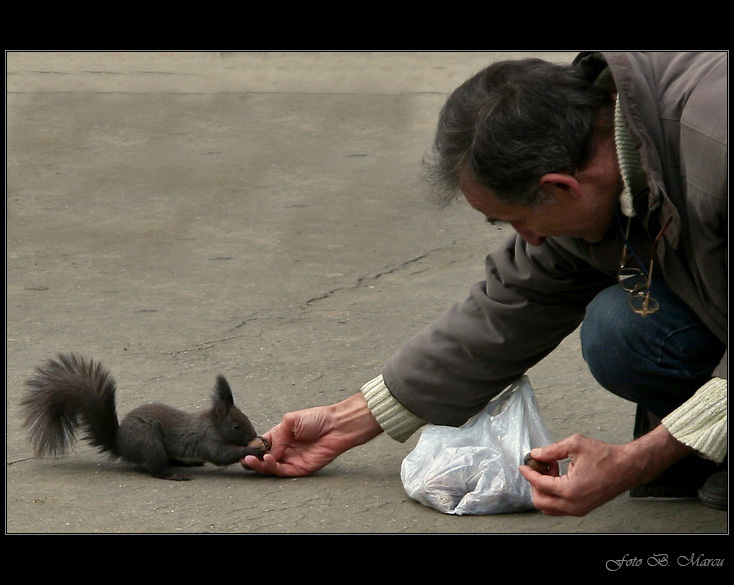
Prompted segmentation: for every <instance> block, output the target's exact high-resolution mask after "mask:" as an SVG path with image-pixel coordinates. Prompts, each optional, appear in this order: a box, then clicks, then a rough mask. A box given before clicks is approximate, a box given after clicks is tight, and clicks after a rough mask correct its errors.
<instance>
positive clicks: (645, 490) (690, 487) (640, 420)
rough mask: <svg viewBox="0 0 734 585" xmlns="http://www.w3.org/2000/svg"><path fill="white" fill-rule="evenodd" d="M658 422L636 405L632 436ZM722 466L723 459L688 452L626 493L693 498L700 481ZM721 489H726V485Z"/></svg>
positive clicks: (700, 484)
mask: <svg viewBox="0 0 734 585" xmlns="http://www.w3.org/2000/svg"><path fill="white" fill-rule="evenodd" d="M659 424H660V419H659V418H657V417H656V416H655V415H654V414H652V413H651V412H649V411H648V410H646V409H645V408H643V407H641V406H639V405H638V407H637V413H636V416H635V428H634V438H635V439H636V438H638V437H641V436H642V435H644V434H646V433H648V432H650V431H651V430H652V429H654V428H655V427H656V426H657V425H659ZM726 467H727V466H726V462H725V463H723V464H721V465H717V464H716V463H714V462H713V461H708V460H706V459H702V458H701V457H698V456H697V455H694V454H692V455H689V456H688V457H685V458H684V459H681V460H680V461H679V462H678V463H675V464H673V465H671V466H670V467H669V468H668V469H666V470H665V471H663V472H662V473H661V474H660V475H658V476H657V477H656V478H655V479H654V480H652V481H651V482H650V483H646V484H643V485H640V486H637V487H634V488H632V489H631V490H630V496H631V497H633V498H696V497H698V495H699V489H701V487H702V486H703V484H704V482H706V480H707V479H708V478H709V477H711V476H712V475H713V474H715V473H717V472H719V471H722V470H725V469H726ZM724 491H725V492H726V486H725V489H724ZM724 497H726V496H724Z"/></svg>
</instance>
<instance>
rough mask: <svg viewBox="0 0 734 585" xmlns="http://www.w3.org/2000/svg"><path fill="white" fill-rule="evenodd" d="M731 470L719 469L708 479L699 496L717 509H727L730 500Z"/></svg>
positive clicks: (705, 502) (699, 491)
mask: <svg viewBox="0 0 734 585" xmlns="http://www.w3.org/2000/svg"><path fill="white" fill-rule="evenodd" d="M728 488H729V472H728V471H719V472H718V473H714V474H713V475H712V476H711V477H709V478H708V479H707V480H706V483H704V484H703V486H702V487H701V489H700V490H698V497H699V498H700V499H701V501H702V502H703V503H704V504H706V505H707V506H710V507H712V508H716V509H717V510H726V507H727V503H728V501H729V494H728Z"/></svg>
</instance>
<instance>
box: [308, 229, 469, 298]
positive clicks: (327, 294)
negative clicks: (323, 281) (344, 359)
mask: <svg viewBox="0 0 734 585" xmlns="http://www.w3.org/2000/svg"><path fill="white" fill-rule="evenodd" d="M454 243H455V242H452V243H451V244H450V245H448V246H442V247H439V248H433V249H432V250H428V251H427V252H424V253H423V254H420V255H419V256H416V257H415V258H411V259H410V260H406V261H405V262H401V263H400V264H397V265H395V266H393V267H392V268H387V269H385V270H383V271H382V272H378V273H377V274H373V275H372V276H360V277H359V278H357V281H356V283H355V284H353V285H352V286H339V287H337V288H334V289H331V290H330V291H327V292H325V293H323V294H321V295H319V296H316V297H312V298H310V299H308V300H307V301H306V302H305V303H304V306H306V307H309V306H311V305H312V304H314V303H316V302H318V301H323V300H324V299H328V298H330V297H331V296H333V295H334V294H336V293H338V292H341V291H345V290H355V289H358V288H361V287H362V286H364V285H365V283H366V282H372V281H374V280H377V279H378V278H380V277H382V276H386V275H388V274H393V273H394V272H397V271H399V270H402V269H404V268H406V267H408V266H410V265H412V264H415V263H416V262H420V261H421V260H423V259H424V258H427V257H428V256H429V255H430V254H433V253H434V252H440V251H442V250H447V249H449V248H451V247H452V246H453V245H454ZM421 272H423V271H421Z"/></svg>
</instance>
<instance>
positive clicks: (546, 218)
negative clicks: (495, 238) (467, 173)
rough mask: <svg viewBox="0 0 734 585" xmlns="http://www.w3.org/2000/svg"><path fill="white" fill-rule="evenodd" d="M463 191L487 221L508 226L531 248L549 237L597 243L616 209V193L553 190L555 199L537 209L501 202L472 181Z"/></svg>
mask: <svg viewBox="0 0 734 585" xmlns="http://www.w3.org/2000/svg"><path fill="white" fill-rule="evenodd" d="M462 192H463V193H464V197H466V200H467V201H468V202H469V205H471V206H472V207H473V208H474V209H476V210H477V211H479V212H480V213H483V214H484V215H485V216H486V217H487V221H489V222H495V221H497V222H503V223H509V224H510V225H512V227H513V228H515V231H516V232H517V233H518V234H519V235H520V236H521V237H522V238H523V239H524V240H525V241H526V242H527V243H528V244H530V245H531V246H540V245H542V244H543V242H544V241H545V238H546V237H548V236H568V237H572V238H578V239H582V240H586V241H588V242H598V241H600V240H601V239H602V238H604V236H605V235H606V233H607V230H608V229H609V226H610V224H611V222H612V220H613V218H614V210H615V207H616V194H615V193H612V192H605V193H597V192H594V191H593V190H587V189H584V190H582V189H581V188H580V187H579V189H578V190H574V189H569V188H563V189H560V188H559V189H552V190H551V192H552V196H551V197H550V198H549V199H548V200H547V201H545V202H544V203H541V204H540V205H537V206H531V205H518V204H516V203H507V202H504V201H501V200H499V199H497V198H496V197H495V196H494V195H493V194H492V193H491V192H490V191H488V190H487V189H485V188H484V187H481V186H480V185H478V184H476V183H475V182H474V181H471V180H469V181H466V182H465V183H464V184H463V186H462Z"/></svg>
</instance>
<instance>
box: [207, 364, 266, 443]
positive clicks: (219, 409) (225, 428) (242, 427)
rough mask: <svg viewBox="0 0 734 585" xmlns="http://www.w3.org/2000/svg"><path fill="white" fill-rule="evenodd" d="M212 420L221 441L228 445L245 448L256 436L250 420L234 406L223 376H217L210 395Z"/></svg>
mask: <svg viewBox="0 0 734 585" xmlns="http://www.w3.org/2000/svg"><path fill="white" fill-rule="evenodd" d="M212 418H213V420H214V424H215V426H216V428H217V430H218V431H219V433H220V435H221V436H222V439H223V440H224V442H225V443H227V444H229V445H239V446H242V447H246V446H247V445H248V443H250V441H252V440H253V439H254V438H255V437H256V436H257V433H256V432H255V428H254V427H253V426H252V423H251V422H250V419H249V418H247V416H246V415H245V413H243V412H242V411H241V410H240V409H239V408H237V406H235V403H234V397H233V396H232V389H231V388H230V387H229V383H228V382H227V380H226V378H225V377H224V376H217V384H216V386H215V388H214V393H213V394H212Z"/></svg>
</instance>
